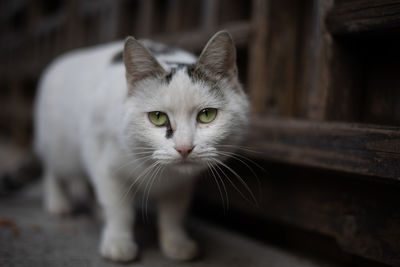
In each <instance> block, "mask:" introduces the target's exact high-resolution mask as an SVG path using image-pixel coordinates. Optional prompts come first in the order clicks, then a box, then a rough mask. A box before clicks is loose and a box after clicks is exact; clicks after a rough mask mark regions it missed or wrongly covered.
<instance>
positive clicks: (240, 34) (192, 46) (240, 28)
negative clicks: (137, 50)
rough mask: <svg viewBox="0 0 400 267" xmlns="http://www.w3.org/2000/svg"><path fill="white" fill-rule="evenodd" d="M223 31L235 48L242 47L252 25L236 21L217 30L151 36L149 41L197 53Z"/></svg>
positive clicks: (247, 38)
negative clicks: (232, 41)
mask: <svg viewBox="0 0 400 267" xmlns="http://www.w3.org/2000/svg"><path fill="white" fill-rule="evenodd" d="M222 29H225V30H227V31H229V33H230V34H231V35H232V37H233V39H234V41H235V44H236V46H243V45H245V44H247V43H248V41H249V38H250V35H251V33H252V25H251V24H250V23H249V22H247V21H238V22H234V23H229V24H225V25H221V26H219V27H218V28H211V29H207V30H197V31H189V32H182V33H177V34H161V35H155V36H151V39H153V40H157V41H160V42H163V43H166V44H172V45H176V46H179V47H181V48H184V49H187V50H189V51H193V52H199V51H201V49H203V47H204V45H205V44H206V43H207V41H208V40H209V39H210V37H211V36H212V35H213V34H215V33H216V32H217V31H219V30H222Z"/></svg>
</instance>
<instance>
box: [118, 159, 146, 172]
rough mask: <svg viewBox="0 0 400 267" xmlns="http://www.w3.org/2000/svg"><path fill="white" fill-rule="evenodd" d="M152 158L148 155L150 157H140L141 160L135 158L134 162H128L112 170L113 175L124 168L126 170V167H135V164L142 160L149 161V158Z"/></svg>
mask: <svg viewBox="0 0 400 267" xmlns="http://www.w3.org/2000/svg"><path fill="white" fill-rule="evenodd" d="M151 156H152V155H148V156H144V157H140V158H135V159H133V160H130V161H127V162H125V163H124V164H121V165H120V166H118V167H116V168H114V169H112V172H113V173H115V172H118V171H119V170H121V169H123V168H126V167H128V166H131V165H133V164H134V163H136V162H138V161H140V160H144V159H148V158H150V157H151Z"/></svg>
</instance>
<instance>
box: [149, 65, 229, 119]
mask: <svg viewBox="0 0 400 267" xmlns="http://www.w3.org/2000/svg"><path fill="white" fill-rule="evenodd" d="M145 90H147V93H146V97H147V98H148V99H146V100H145V101H146V102H147V103H148V106H149V108H150V109H154V110H156V109H157V110H161V111H171V112H174V111H185V110H186V111H190V110H192V109H197V108H205V107H214V108H220V107H221V106H223V104H224V98H223V95H222V94H221V93H219V92H217V91H215V90H214V89H212V88H210V86H209V85H208V84H207V83H204V82H201V81H194V80H193V79H192V78H191V77H190V76H189V75H188V73H187V71H186V70H185V69H184V68H181V69H177V70H175V71H174V72H173V75H172V76H171V77H170V79H169V80H168V81H165V80H158V81H157V82H155V84H153V86H148V87H147V88H145Z"/></svg>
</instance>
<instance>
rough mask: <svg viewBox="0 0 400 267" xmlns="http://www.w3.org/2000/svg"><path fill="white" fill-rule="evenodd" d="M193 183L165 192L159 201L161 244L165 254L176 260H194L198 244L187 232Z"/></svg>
mask: <svg viewBox="0 0 400 267" xmlns="http://www.w3.org/2000/svg"><path fill="white" fill-rule="evenodd" d="M192 191H193V183H192V182H189V183H188V184H186V185H185V186H183V187H179V188H176V190H174V191H172V192H170V193H167V194H164V195H163V196H162V197H160V198H159V203H158V220H159V221H158V226H159V234H160V237H159V238H160V246H161V248H162V250H163V252H164V254H165V255H166V256H167V257H168V258H170V259H174V260H180V261H187V260H192V259H194V258H195V257H196V256H197V255H198V246H197V244H196V242H195V241H194V240H192V239H191V238H190V237H189V236H188V235H187V233H186V230H185V227H184V219H185V215H186V211H187V208H188V206H189V203H190V199H191V195H192Z"/></svg>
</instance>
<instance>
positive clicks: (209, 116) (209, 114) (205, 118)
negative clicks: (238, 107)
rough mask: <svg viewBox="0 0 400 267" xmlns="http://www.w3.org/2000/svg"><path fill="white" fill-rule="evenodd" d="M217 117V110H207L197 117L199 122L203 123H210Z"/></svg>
mask: <svg viewBox="0 0 400 267" xmlns="http://www.w3.org/2000/svg"><path fill="white" fill-rule="evenodd" d="M215 117H217V109H216V108H205V109H203V110H201V111H200V112H199V114H198V115H197V120H198V121H199V122H201V123H210V122H212V121H213V120H214V119H215Z"/></svg>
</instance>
